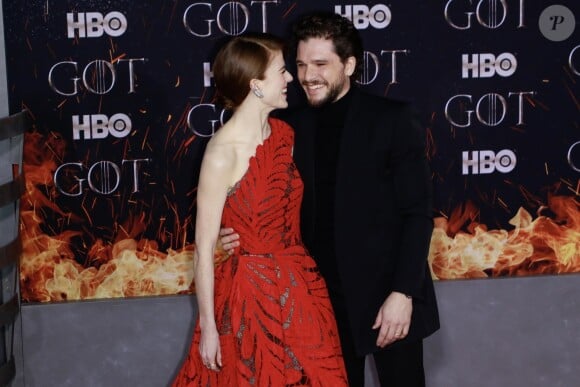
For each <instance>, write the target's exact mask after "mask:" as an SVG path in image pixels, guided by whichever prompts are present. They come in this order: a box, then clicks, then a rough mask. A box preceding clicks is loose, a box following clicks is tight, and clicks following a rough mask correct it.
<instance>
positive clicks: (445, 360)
mask: <svg viewBox="0 0 580 387" xmlns="http://www.w3.org/2000/svg"><path fill="white" fill-rule="evenodd" d="M436 291H437V296H438V299H439V305H440V311H441V321H442V329H441V330H440V331H439V332H437V333H436V334H435V335H433V336H432V337H430V338H429V339H428V340H427V341H426V343H425V366H426V372H427V381H428V383H427V385H428V386H430V387H450V386H469V387H479V386H481V387H484V386H485V387H487V386H493V387H503V386H506V387H508V386H509V387H517V386H522V387H524V386H525V387H536V386H537V387H540V386H546V387H548V386H549V387H575V386H580V376H579V370H580V367H579V366H578V365H579V364H580V275H564V276H544V277H528V278H509V279H491V280H470V281H446V282H439V283H437V284H436ZM195 313H196V306H195V301H194V299H193V298H192V297H188V296H171V297H154V298H141V299H124V300H107V301H93V302H74V303H63V304H48V305H26V306H24V307H23V308H22V320H21V323H22V346H21V353H19V362H18V377H17V380H15V382H14V383H13V386H27V387H36V386H38V387H46V386H59V387H60V386H62V387H65V386H74V387H77V386H83V387H92V386H94V387H97V386H99V387H101V386H102V387H115V386H119V387H126V386H151V387H158V386H166V385H167V383H168V382H169V381H170V380H171V378H172V376H173V375H174V373H175V371H176V368H177V367H178V365H179V363H180V361H181V359H182V358H183V355H184V353H185V350H186V347H187V345H188V341H189V337H190V333H191V328H192V324H193V321H194V315H195ZM367 376H368V379H369V381H368V383H367V384H366V387H374V386H378V383H377V382H376V380H375V378H374V374H373V373H372V364H369V365H368V367H367Z"/></svg>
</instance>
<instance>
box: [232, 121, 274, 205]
mask: <svg viewBox="0 0 580 387" xmlns="http://www.w3.org/2000/svg"><path fill="white" fill-rule="evenodd" d="M268 123H269V124H270V134H269V135H268V137H266V138H265V139H264V140H263V141H262V143H261V144H258V145H256V149H255V150H254V154H253V155H252V156H250V158H249V159H248V168H246V171H245V172H244V174H243V175H242V177H240V179H239V180H238V181H236V182H235V183H234V184H233V185H232V186H231V187H229V188H228V191H227V194H226V200H227V198H230V197H231V196H233V195H234V194H235V193H236V192H237V191H238V189H239V188H240V185H241V184H242V182H243V181H244V180H245V179H246V177H247V175H248V174H249V172H250V169H251V168H252V164H253V163H255V161H256V158H257V156H258V153H259V152H262V150H263V148H264V146H266V145H267V144H268V143H269V142H270V140H271V139H272V137H273V136H274V132H275V131H277V130H275V129H274V127H275V126H276V125H277V123H276V124H275V123H274V120H273V118H272V117H269V118H268Z"/></svg>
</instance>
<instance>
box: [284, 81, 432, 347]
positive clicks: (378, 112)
mask: <svg viewBox="0 0 580 387" xmlns="http://www.w3.org/2000/svg"><path fill="white" fill-rule="evenodd" d="M353 92H354V95H353V98H352V102H351V105H350V108H349V112H348V114H347V120H346V123H345V126H344V129H343V135H342V139H341V147H340V151H339V159H338V165H337V181H336V197H335V206H336V207H335V244H336V245H335V249H336V255H337V257H336V258H337V264H338V272H339V276H340V280H341V284H342V287H343V291H344V294H345V299H344V302H345V305H346V308H347V311H348V315H349V320H350V321H349V322H350V326H351V330H352V336H353V339H354V342H355V346H356V350H357V353H358V354H360V355H363V354H368V353H372V352H376V351H378V350H380V348H379V347H377V346H376V339H377V335H378V331H377V330H372V329H371V327H372V325H373V324H374V321H375V318H376V315H377V312H378V311H379V308H380V307H381V305H382V303H383V302H384V300H385V298H386V297H387V296H388V295H389V294H390V292H392V291H399V292H401V293H405V294H409V295H411V296H413V315H412V320H411V326H410V331H409V334H408V336H407V337H406V338H405V339H404V340H401V341H399V342H396V343H395V344H393V345H400V343H403V342H405V341H409V340H417V339H422V338H424V337H426V336H428V335H430V334H431V333H433V332H434V331H436V330H437V329H438V328H439V317H438V312H437V304H436V300H435V293H434V289H433V281H432V279H431V275H430V271H429V267H428V264H427V255H428V251H429V243H430V239H431V233H432V229H433V221H432V189H431V176H430V171H429V167H428V164H427V160H426V155H425V133H424V130H423V128H422V126H421V125H420V122H419V120H418V119H417V115H416V114H415V112H414V111H413V110H412V109H411V107H410V106H409V105H408V104H405V103H402V102H395V101H391V100H387V99H385V98H381V97H377V96H372V95H369V94H366V93H363V92H362V91H360V90H358V89H355V90H353ZM314 114H315V113H314V110H313V109H312V108H310V107H303V108H299V109H295V110H288V111H285V112H284V113H283V114H281V116H282V118H283V119H285V120H286V121H287V122H288V123H289V124H290V125H291V126H292V127H293V128H294V130H295V145H294V159H295V162H296V165H297V167H298V170H299V171H300V174H301V176H302V179H303V181H304V199H303V203H302V214H301V216H302V218H301V225H302V236H303V239H304V243H305V245H306V247H308V246H312V241H313V237H314V235H313V230H314V221H315V216H314V214H315V212H314V206H315V194H316V193H315V192H314V190H315V184H314V179H316V176H315V168H314V160H315V157H314V152H315V151H316V150H315V142H314V139H315V137H314V134H315V131H316V117H315V115H314ZM314 258H315V259H316V257H314Z"/></svg>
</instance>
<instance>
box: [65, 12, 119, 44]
mask: <svg viewBox="0 0 580 387" xmlns="http://www.w3.org/2000/svg"><path fill="white" fill-rule="evenodd" d="M66 24H67V34H68V37H69V38H73V39H74V37H75V31H76V32H78V35H79V38H85V37H87V38H98V37H101V36H103V33H105V34H107V35H109V36H113V37H115V36H121V35H123V34H124V33H125V31H127V18H126V17H125V15H123V14H122V13H121V12H117V11H115V12H109V13H108V14H106V15H105V16H103V14H102V13H100V12H86V13H85V12H79V13H77V14H76V17H75V14H74V13H67V14H66Z"/></svg>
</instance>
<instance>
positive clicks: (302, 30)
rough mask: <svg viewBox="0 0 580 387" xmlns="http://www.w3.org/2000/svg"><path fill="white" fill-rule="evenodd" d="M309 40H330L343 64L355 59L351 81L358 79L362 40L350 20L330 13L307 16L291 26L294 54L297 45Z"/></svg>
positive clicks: (316, 13)
mask: <svg viewBox="0 0 580 387" xmlns="http://www.w3.org/2000/svg"><path fill="white" fill-rule="evenodd" d="M310 38H323V39H329V40H331V41H332V42H333V44H334V50H335V52H336V54H337V55H338V56H339V57H340V59H341V60H342V62H343V63H344V62H345V61H346V60H347V59H348V58H349V57H351V56H353V57H355V59H356V68H355V70H354V73H353V74H352V75H351V79H353V80H354V79H356V78H358V76H359V74H360V72H361V68H362V57H363V46H362V39H361V37H360V35H359V33H358V31H357V30H356V28H354V25H353V24H352V22H351V21H350V20H348V19H347V18H345V17H343V16H341V15H338V14H336V13H332V12H315V13H310V14H307V15H305V16H303V17H302V18H300V19H299V20H298V21H297V22H296V23H294V25H293V26H292V37H291V42H290V43H291V44H290V47H291V49H292V50H294V52H296V47H298V43H299V42H300V41H305V40H308V39H310Z"/></svg>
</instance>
